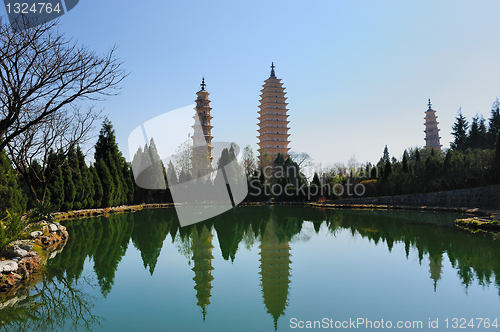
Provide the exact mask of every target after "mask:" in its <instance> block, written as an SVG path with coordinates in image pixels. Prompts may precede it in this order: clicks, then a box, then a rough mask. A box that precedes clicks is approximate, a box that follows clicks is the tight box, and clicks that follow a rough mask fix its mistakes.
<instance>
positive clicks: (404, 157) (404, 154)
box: [403, 150, 409, 173]
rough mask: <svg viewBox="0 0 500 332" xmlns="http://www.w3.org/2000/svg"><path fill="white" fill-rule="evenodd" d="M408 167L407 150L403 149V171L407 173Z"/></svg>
mask: <svg viewBox="0 0 500 332" xmlns="http://www.w3.org/2000/svg"><path fill="white" fill-rule="evenodd" d="M408 172H409V168H408V152H407V151H406V150H405V152H404V153H403V173H408Z"/></svg>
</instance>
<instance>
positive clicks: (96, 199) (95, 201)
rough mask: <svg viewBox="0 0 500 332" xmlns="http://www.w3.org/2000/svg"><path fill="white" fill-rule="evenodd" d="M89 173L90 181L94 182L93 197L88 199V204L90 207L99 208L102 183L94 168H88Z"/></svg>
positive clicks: (102, 193)
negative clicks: (90, 175)
mask: <svg viewBox="0 0 500 332" xmlns="http://www.w3.org/2000/svg"><path fill="white" fill-rule="evenodd" d="M89 171H90V174H92V180H93V182H94V185H93V187H94V195H93V196H92V198H89V204H90V203H92V207H94V208H100V207H101V206H102V197H103V195H104V191H103V189H102V182H101V179H100V178H99V175H98V174H97V169H96V168H95V167H94V166H90V167H89Z"/></svg>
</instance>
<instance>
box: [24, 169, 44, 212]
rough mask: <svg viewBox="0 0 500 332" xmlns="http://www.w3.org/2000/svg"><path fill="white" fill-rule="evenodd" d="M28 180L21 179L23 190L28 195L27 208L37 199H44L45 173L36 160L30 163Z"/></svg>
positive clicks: (32, 206) (33, 204)
mask: <svg viewBox="0 0 500 332" xmlns="http://www.w3.org/2000/svg"><path fill="white" fill-rule="evenodd" d="M28 177H29V179H28V181H23V183H24V186H25V192H26V195H27V197H28V205H27V208H28V209H32V208H34V207H35V204H36V203H37V202H38V201H41V200H43V199H44V194H45V189H46V187H45V186H46V181H45V174H44V172H43V169H42V166H40V164H39V163H38V161H37V160H34V161H33V162H32V163H31V167H30V169H29V172H28Z"/></svg>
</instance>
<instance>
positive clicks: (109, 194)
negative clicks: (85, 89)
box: [94, 118, 133, 206]
mask: <svg viewBox="0 0 500 332" xmlns="http://www.w3.org/2000/svg"><path fill="white" fill-rule="evenodd" d="M94 159H95V166H96V170H97V174H98V175H99V178H100V180H101V183H102V186H103V201H102V204H103V205H106V206H114V205H120V204H123V203H125V202H126V201H127V200H128V198H127V197H130V195H129V194H130V192H131V190H133V189H132V188H129V187H128V185H127V178H128V177H129V176H130V175H129V174H124V172H125V171H124V170H126V169H128V168H126V167H125V164H126V161H125V158H123V156H122V154H121V152H120V150H119V149H118V144H117V143H116V137H115V131H114V129H113V125H112V124H111V122H110V121H109V119H108V118H106V119H104V122H103V124H102V128H101V131H100V133H99V138H98V139H97V143H96V145H95V154H94ZM98 165H99V166H98ZM104 166H105V167H104ZM106 172H109V176H108V174H105V173H106ZM110 180H111V182H109V181H110ZM107 204H110V205H107Z"/></svg>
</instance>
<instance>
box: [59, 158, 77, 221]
mask: <svg viewBox="0 0 500 332" xmlns="http://www.w3.org/2000/svg"><path fill="white" fill-rule="evenodd" d="M61 169H62V176H63V180H64V201H63V204H62V206H61V209H62V210H63V211H69V210H71V209H72V208H73V201H74V200H75V196H76V188H75V183H74V182H73V175H72V173H71V169H70V167H69V163H68V161H66V162H65V163H64V164H63V166H62V167H61Z"/></svg>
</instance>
